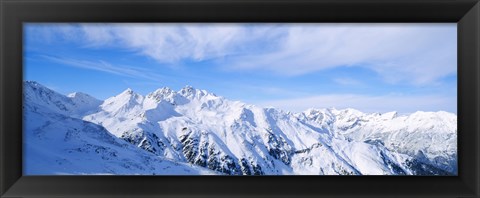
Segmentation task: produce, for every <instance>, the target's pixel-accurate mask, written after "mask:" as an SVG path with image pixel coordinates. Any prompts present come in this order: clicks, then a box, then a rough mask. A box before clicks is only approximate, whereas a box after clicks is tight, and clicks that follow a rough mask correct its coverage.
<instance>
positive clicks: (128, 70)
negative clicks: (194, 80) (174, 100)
mask: <svg viewBox="0 0 480 198" xmlns="http://www.w3.org/2000/svg"><path fill="white" fill-rule="evenodd" d="M42 57H43V58H45V59H47V60H49V61H52V62H56V63H60V64H62V65H64V66H69V67H77V68H83V69H89V70H96V71H102V72H106V73H110V74H115V75H120V76H126V77H134V78H142V79H148V80H152V81H159V80H161V79H162V78H165V76H162V75H158V74H154V73H152V72H151V71H149V70H146V69H142V68H134V67H130V66H125V65H112V64H110V63H108V62H105V61H96V62H92V61H85V60H77V59H71V58H64V57H63V58H59V57H53V56H42Z"/></svg>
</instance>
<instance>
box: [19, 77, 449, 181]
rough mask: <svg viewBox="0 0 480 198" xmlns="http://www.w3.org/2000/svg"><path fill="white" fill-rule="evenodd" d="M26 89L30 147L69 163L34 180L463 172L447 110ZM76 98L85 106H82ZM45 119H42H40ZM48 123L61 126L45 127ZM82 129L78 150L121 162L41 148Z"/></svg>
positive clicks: (186, 91) (201, 93) (189, 91)
mask: <svg viewBox="0 0 480 198" xmlns="http://www.w3.org/2000/svg"><path fill="white" fill-rule="evenodd" d="M24 86H25V87H26V88H25V92H24V94H25V98H26V100H25V101H26V102H25V111H26V112H27V113H26V118H25V119H26V120H27V121H26V126H28V127H26V131H25V133H26V135H27V137H28V138H29V139H27V140H28V141H31V140H32V141H31V142H28V144H29V145H32V147H33V146H35V145H40V146H37V147H42V149H38V150H35V152H37V153H41V152H43V155H47V154H49V153H57V154H58V155H57V156H56V157H55V158H56V159H57V158H61V159H65V162H64V163H63V164H60V165H58V166H57V165H56V166H55V167H52V168H51V169H47V168H43V169H41V170H36V171H32V173H39V174H49V173H53V172H55V173H57V172H60V173H66V174H75V173H78V171H77V172H75V170H77V169H76V168H77V167H74V168H70V166H72V165H71V164H76V165H77V166H86V165H82V164H85V163H75V160H76V162H78V161H80V160H82V159H83V158H80V156H84V155H85V156H89V158H88V159H89V160H92V161H95V160H99V164H100V165H98V167H89V168H88V169H86V168H85V169H82V170H84V172H83V173H84V174H92V173H104V172H105V171H104V170H105V169H106V168H105V167H110V164H116V165H118V166H122V164H125V160H127V161H128V160H130V161H134V162H138V163H139V164H141V162H142V161H141V160H146V159H149V160H158V161H160V162H161V163H160V162H157V161H150V163H149V164H146V165H145V166H155V165H156V164H160V165H158V166H162V167H158V168H156V167H153V169H147V168H146V167H143V168H144V169H146V170H150V171H139V170H141V169H126V170H125V169H121V170H120V169H114V170H111V169H112V168H110V169H108V170H109V172H108V173H111V174H161V173H159V172H158V170H163V169H162V168H165V167H173V166H170V165H165V166H163V165H162V164H163V163H167V162H168V163H175V165H177V168H174V170H175V171H171V170H167V169H165V170H164V172H163V174H212V173H217V174H229V175H288V174H313V175H318V174H326V175H337V174H342V175H344V174H370V175H391V174H395V175H399V174H408V175H451V174H456V172H457V164H456V163H457V157H456V132H457V129H456V115H454V114H450V113H446V112H436V113H433V112H428V113H427V112H417V113H414V114H411V115H408V116H397V115H396V114H395V113H387V114H364V113H361V112H358V111H356V110H352V109H346V110H335V109H322V110H315V109H311V110H307V111H305V112H302V113H298V114H293V113H290V112H284V111H282V110H278V109H275V108H260V107H256V106H254V105H248V104H245V103H242V102H238V101H230V100H227V99H225V98H223V97H220V96H216V95H215V94H212V93H209V92H207V91H205V90H198V89H194V88H192V87H189V86H187V87H185V88H183V89H181V90H180V91H173V90H171V89H169V88H161V89H158V90H156V91H154V92H152V93H150V94H148V95H146V96H142V95H140V94H137V93H135V92H133V91H132V90H130V89H127V90H125V91H124V92H122V93H121V94H119V95H117V96H114V97H111V98H108V99H106V100H105V101H103V102H101V101H98V100H96V99H93V98H91V97H89V96H88V95H86V94H79V93H77V94H72V95H69V97H66V96H62V95H60V94H58V93H55V92H54V91H52V90H49V89H48V88H45V87H43V86H41V85H39V84H38V83H35V82H26V83H25V85H24ZM33 87H37V88H36V89H35V88H33ZM39 87H41V89H40V88H39ZM46 93H48V94H46ZM75 96H77V97H78V98H79V99H74V98H76V97H75ZM80 101H83V102H80ZM37 114H38V116H39V117H42V118H41V119H37V118H35V117H34V116H33V115H37ZM36 120H41V121H38V123H37V121H36ZM65 120H69V121H68V122H66V121H65ZM69 122H74V123H69ZM77 122H78V123H77ZM45 123H48V125H49V126H51V127H50V128H48V127H44V126H43V125H45ZM52 123H57V124H56V125H52ZM59 123H60V124H59ZM82 124H83V125H82ZM75 126H79V127H77V128H75ZM80 126H91V128H94V129H88V130H87V129H85V128H80ZM53 127H54V128H55V130H53ZM72 127H73V128H74V129H73V128H72ZM75 129H77V130H78V132H76V133H75V134H81V135H77V136H75V137H76V138H74V139H75V142H78V145H88V144H93V145H97V146H102V147H105V148H109V149H114V150H115V151H116V155H117V156H118V157H117V158H109V159H107V160H105V159H102V157H101V156H102V155H100V154H98V153H94V152H90V154H88V155H87V154H85V153H83V152H82V151H78V152H79V153H76V154H75V156H76V157H77V158H75V159H73V158H72V157H71V156H70V157H65V156H62V155H69V154H68V153H65V152H60V151H66V150H68V149H67V148H66V147H68V148H70V147H73V145H72V143H70V142H62V140H61V139H56V140H55V141H58V142H60V143H58V142H55V144H52V145H50V146H47V147H43V146H41V145H47V144H50V143H51V142H48V141H50V140H48V138H49V137H50V136H52V137H53V136H55V137H56V136H58V137H62V136H63V135H65V136H66V134H67V133H68V131H71V130H74V131H75ZM51 131H58V132H56V133H52V132H51ZM65 131H67V132H65ZM37 133H41V134H44V135H43V136H38V134H37ZM70 133H71V132H70ZM48 134H50V135H48ZM99 134H102V136H105V137H109V138H107V139H112V138H113V139H112V141H113V142H114V143H112V141H110V140H108V141H107V140H103V139H102V138H96V137H97V136H95V135H99ZM42 137H44V138H42ZM65 141H66V140H65ZM116 145H121V146H116ZM126 145H127V146H126ZM75 146H77V145H75ZM27 148H28V147H27ZM27 150H28V149H27ZM140 154H141V155H140ZM27 157H28V155H27ZM32 158H33V157H32ZM52 158H53V157H52ZM38 160H41V159H38ZM45 163H47V162H45ZM48 163H51V162H48ZM69 163H70V164H69ZM34 166H35V164H32V165H31V167H32V168H33V167H34ZM139 166H140V165H139ZM178 167H181V168H178ZM53 168H55V169H53ZM150 168H151V167H150ZM64 169H66V170H64ZM60 170H62V171H60ZM152 170H154V171H152ZM181 170H188V171H181ZM208 170H211V171H208ZM168 171H170V172H168ZM27 173H28V170H27Z"/></svg>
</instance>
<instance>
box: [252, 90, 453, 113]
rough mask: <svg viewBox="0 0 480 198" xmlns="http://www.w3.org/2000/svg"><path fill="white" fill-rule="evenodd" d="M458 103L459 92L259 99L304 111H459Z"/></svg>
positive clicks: (289, 108) (266, 102)
mask: <svg viewBox="0 0 480 198" xmlns="http://www.w3.org/2000/svg"><path fill="white" fill-rule="evenodd" d="M456 104H457V98H456V96H451V97H449V96H444V95H422V96H406V95H395V94H391V95H384V96H370V95H355V94H331V95H319V96H312V97H305V98H295V99H286V100H272V101H265V102H261V103H257V105H259V106H265V107H267V106H273V107H277V108H280V109H284V110H288V111H293V112H300V111H304V110H306V109H308V108H312V107H313V108H331V107H334V108H337V109H344V108H354V109H358V110H360V111H363V112H369V113H373V112H378V113H385V112H390V111H398V112H400V113H412V112H415V111H448V112H453V113H456V112H457V109H456ZM445 108H447V109H445Z"/></svg>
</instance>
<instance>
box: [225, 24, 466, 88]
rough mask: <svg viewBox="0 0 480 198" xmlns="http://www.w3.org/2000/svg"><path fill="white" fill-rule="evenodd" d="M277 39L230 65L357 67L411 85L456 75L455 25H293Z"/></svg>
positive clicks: (303, 69) (294, 70)
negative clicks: (269, 48) (273, 47)
mask: <svg viewBox="0 0 480 198" xmlns="http://www.w3.org/2000/svg"><path fill="white" fill-rule="evenodd" d="M282 43H283V45H282V46H281V47H280V49H279V50H277V51H275V52H272V53H269V54H263V55H261V56H257V55H249V56H244V57H238V58H237V59H236V60H235V61H233V62H234V63H233V67H234V68H237V69H259V68H261V69H267V70H271V71H274V72H277V73H279V74H283V75H301V74H306V73H309V72H315V71H319V70H323V69H329V68H334V67H340V66H350V67H353V66H360V67H366V68H369V69H372V70H374V71H376V72H377V73H379V74H380V75H382V76H383V77H384V79H385V80H386V81H388V82H391V83H395V82H410V83H412V84H426V83H432V82H435V81H436V80H438V79H439V78H442V77H445V76H448V75H452V74H455V73H456V60H457V59H456V50H457V48H456V28H455V24H389V25H386V24H383V25H381V24H332V25H321V26H319V27H317V26H314V25H292V26H290V27H288V36H287V37H286V38H284V41H283V42H282Z"/></svg>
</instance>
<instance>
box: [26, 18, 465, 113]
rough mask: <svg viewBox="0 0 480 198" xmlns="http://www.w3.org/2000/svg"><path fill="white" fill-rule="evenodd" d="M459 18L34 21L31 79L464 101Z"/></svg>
mask: <svg viewBox="0 0 480 198" xmlns="http://www.w3.org/2000/svg"><path fill="white" fill-rule="evenodd" d="M456 28H457V27H456V24H455V23H450V24H439V23H436V24H426V23H422V24H411V23H410V24H399V23H396V24H188V23H187V24H60V23H57V24H42V23H27V24H25V26H24V33H25V34H24V40H25V45H24V64H25V68H24V79H25V80H35V81H37V82H39V83H42V84H43V85H45V86H47V87H50V88H52V89H54V90H56V91H58V92H60V93H62V94H68V93H71V92H75V91H80V92H85V93H88V94H90V95H92V96H94V97H97V98H99V99H106V98H108V97H111V96H114V95H117V94H119V93H121V92H122V91H123V90H125V89H127V88H131V89H133V90H134V91H136V92H138V93H140V94H143V95H145V94H147V93H149V92H152V91H154V90H156V89H158V88H161V87H165V86H166V87H170V88H172V89H174V90H179V89H181V88H182V87H184V86H186V85H191V86H193V87H195V88H198V89H205V90H208V91H210V92H213V93H215V94H217V95H221V96H224V97H226V98H228V99H231V100H241V101H244V102H247V103H251V104H256V105H260V106H274V107H278V108H282V109H285V110H290V111H295V112H297V111H302V110H305V109H307V108H309V107H314V108H328V107H335V108H339V109H341V108H348V107H349V108H356V109H358V110H361V111H365V112H387V111H398V112H401V113H409V112H414V111H419V110H421V111H449V112H453V113H456V111H457V109H456V106H457V53H456V51H457V50H456V49H457V41H456V40H457V29H456Z"/></svg>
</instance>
